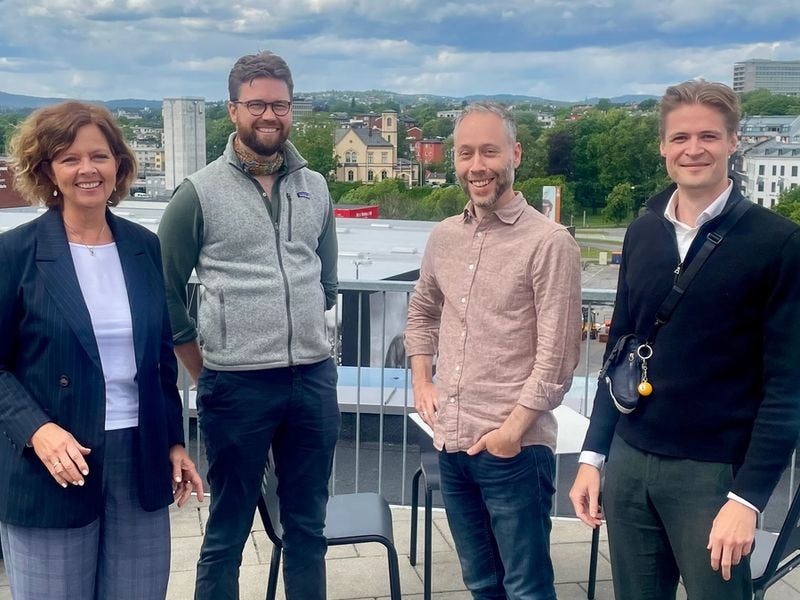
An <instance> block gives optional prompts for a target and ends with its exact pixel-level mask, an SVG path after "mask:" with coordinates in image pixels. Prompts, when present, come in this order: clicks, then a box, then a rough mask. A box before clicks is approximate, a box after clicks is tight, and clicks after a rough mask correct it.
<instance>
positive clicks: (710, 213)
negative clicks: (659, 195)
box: [664, 180, 733, 262]
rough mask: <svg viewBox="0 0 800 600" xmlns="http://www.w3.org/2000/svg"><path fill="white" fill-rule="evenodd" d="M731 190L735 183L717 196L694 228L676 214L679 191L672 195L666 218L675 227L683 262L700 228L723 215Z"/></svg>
mask: <svg viewBox="0 0 800 600" xmlns="http://www.w3.org/2000/svg"><path fill="white" fill-rule="evenodd" d="M731 190H733V181H730V180H729V183H728V187H727V188H725V191H724V192H722V193H721V194H720V195H719V196H717V198H716V199H715V200H714V201H713V202H712V203H711V204H709V205H708V206H707V207H706V209H705V210H704V211H703V212H701V213H700V214H699V215H698V217H697V222H696V223H695V226H694V227H690V226H689V225H687V224H686V223H683V222H682V221H679V220H678V217H677V216H676V214H675V205H676V204H677V199H678V190H675V191H674V192H673V193H672V196H670V198H669V202H667V207H666V208H665V209H664V217H665V218H666V219H667V221H669V222H670V223H672V225H673V227H675V237H676V238H677V240H678V254H679V255H680V257H681V262H683V261H684V260H685V259H686V254H687V253H688V252H689V246H691V245H692V242H693V241H694V238H696V237H697V231H698V230H699V229H700V227H702V226H703V224H705V223H707V222H708V221H710V220H711V219H713V218H714V217H716V216H717V215H719V214H720V213H722V210H723V209H724V208H725V203H726V202H727V201H728V198H729V197H730V195H731Z"/></svg>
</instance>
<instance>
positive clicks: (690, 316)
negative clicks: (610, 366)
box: [584, 183, 800, 509]
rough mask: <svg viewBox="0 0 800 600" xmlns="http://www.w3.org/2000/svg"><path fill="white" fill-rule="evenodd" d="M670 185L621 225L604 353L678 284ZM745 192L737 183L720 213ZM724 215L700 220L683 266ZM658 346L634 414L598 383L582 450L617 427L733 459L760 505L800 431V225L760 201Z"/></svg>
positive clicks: (673, 447) (692, 453)
mask: <svg viewBox="0 0 800 600" xmlns="http://www.w3.org/2000/svg"><path fill="white" fill-rule="evenodd" d="M674 190H675V186H674V185H673V186H671V187H670V188H668V189H666V190H665V191H663V192H661V193H660V194H658V195H656V196H654V197H653V198H651V199H650V200H649V201H648V209H649V210H648V211H647V212H646V213H645V214H644V215H642V216H641V217H639V218H638V219H636V220H635V221H634V222H633V223H632V224H631V226H630V227H629V228H628V231H627V233H626V235H625V242H624V246H623V252H622V264H621V268H620V273H619V283H618V287H617V297H616V306H615V307H614V315H613V319H612V323H611V332H610V336H609V340H608V347H607V352H608V351H609V350H610V349H611V348H612V347H613V346H614V344H615V342H616V340H617V339H618V338H619V337H620V336H621V335H624V334H626V333H631V332H638V333H639V334H641V335H646V334H647V332H648V331H649V328H650V326H651V325H652V323H653V319H654V316H655V313H656V310H657V308H658V306H659V305H660V304H661V302H662V300H663V299H664V298H665V296H666V295H667V293H668V292H669V290H670V288H671V286H672V283H673V280H674V278H675V274H674V271H675V268H676V267H677V266H678V264H679V263H680V257H679V254H678V246H677V241H676V238H675V229H674V226H673V225H672V223H670V222H669V221H667V219H666V218H665V217H664V209H665V207H666V205H667V202H668V201H669V198H670V196H671V195H672V193H673V191H674ZM743 201H744V202H746V201H747V200H745V199H744V198H743V197H742V195H741V193H740V192H739V190H738V189H737V184H736V183H734V189H733V191H732V192H731V196H730V198H729V199H728V202H727V204H726V207H725V210H724V211H723V215H724V214H727V212H728V211H729V210H730V209H731V207H732V206H733V205H734V204H735V203H737V202H743ZM721 218H722V215H720V216H718V217H716V218H714V219H712V220H710V221H709V222H708V223H706V224H704V225H703V226H702V227H701V229H700V231H699V232H698V235H697V237H696V238H695V240H694V242H693V243H692V245H691V247H690V248H689V252H688V254H687V256H686V260H685V261H684V268H685V266H686V265H687V264H688V263H689V262H690V261H691V260H692V259H693V257H694V256H695V255H696V254H697V251H698V250H699V249H700V247H701V246H702V244H703V242H704V241H705V238H706V234H707V233H708V232H709V231H711V230H713V229H714V227H716V225H717V224H718V223H719V220H720V219H721ZM654 349H655V352H654V354H653V357H652V359H651V360H650V361H649V370H648V378H649V380H650V382H651V383H652V385H653V393H652V395H650V396H649V397H647V398H642V399H641V401H640V406H639V408H638V409H637V410H636V411H634V412H633V413H631V414H630V415H621V414H620V413H619V412H617V410H616V409H615V408H614V405H613V403H612V402H611V399H610V397H609V395H608V390H607V388H606V386H605V385H604V383H603V382H600V384H599V385H598V392H597V395H596V396H595V402H594V409H593V411H592V418H591V423H590V426H589V431H588V433H587V435H586V440H585V442H584V450H592V451H595V452H600V453H602V454H606V455H608V451H609V446H610V444H611V439H612V437H613V435H614V432H615V431H616V433H617V434H618V435H619V436H620V437H622V439H624V440H625V441H626V442H628V443H629V444H630V445H632V446H634V447H636V448H639V449H641V450H644V451H646V452H652V453H654V454H659V455H663V456H671V457H676V458H690V459H694V460H700V461H713V462H722V463H729V464H732V465H734V468H735V469H736V476H735V479H734V483H733V486H732V489H731V491H732V492H734V493H735V494H737V495H738V496H740V497H742V498H744V499H745V500H747V501H748V502H750V503H752V504H753V505H754V506H756V507H758V508H759V509H763V508H764V506H765V505H766V503H767V500H769V496H770V494H771V493H772V490H773V489H774V487H775V485H776V484H777V482H778V479H779V478H780V475H781V472H782V471H783V469H784V468H785V467H786V464H787V462H788V460H789V456H790V455H791V452H792V450H793V449H794V447H795V443H796V441H797V436H798V431H799V430H800V228H798V226H797V225H796V224H794V223H792V222H791V221H789V220H788V219H785V218H783V217H781V216H780V215H778V214H776V213H774V212H772V211H770V210H767V209H764V208H762V207H760V206H753V207H752V208H751V209H750V210H749V211H747V213H746V214H745V215H744V216H743V217H742V218H741V220H740V221H739V222H738V223H737V224H736V225H735V226H734V228H733V229H732V230H731V231H730V232H729V233H728V235H727V236H726V238H725V240H724V241H723V242H722V244H721V245H720V246H719V247H718V248H717V249H716V250H715V251H714V252H713V253H712V255H711V256H710V258H709V259H708V262H706V264H705V265H704V266H703V268H702V269H701V270H700V272H699V273H698V275H697V276H696V277H695V279H694V280H693V281H692V283H691V284H690V285H689V288H688V289H687V291H686V293H685V294H684V297H683V299H682V300H681V302H680V304H679V305H678V307H677V308H676V310H675V312H674V314H673V315H672V318H671V319H670V321H669V322H668V323H667V324H666V325H664V326H663V327H662V328H661V330H660V331H659V333H658V337H657V339H656V342H655V346H654ZM608 458H609V460H614V457H613V456H609V457H608Z"/></svg>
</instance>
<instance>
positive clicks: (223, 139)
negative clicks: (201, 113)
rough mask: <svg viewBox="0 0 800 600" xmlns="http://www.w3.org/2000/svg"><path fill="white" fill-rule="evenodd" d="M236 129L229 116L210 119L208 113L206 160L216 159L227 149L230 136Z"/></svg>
mask: <svg viewBox="0 0 800 600" xmlns="http://www.w3.org/2000/svg"><path fill="white" fill-rule="evenodd" d="M234 130H235V127H234V125H233V122H232V121H231V120H230V118H229V117H228V115H227V113H225V116H220V117H218V118H216V119H209V118H208V113H206V162H209V163H210V162H211V161H213V160H216V159H217V158H219V157H220V156H221V155H222V151H223V150H225V145H226V144H227V143H228V137H229V136H230V134H232V133H233V132H234Z"/></svg>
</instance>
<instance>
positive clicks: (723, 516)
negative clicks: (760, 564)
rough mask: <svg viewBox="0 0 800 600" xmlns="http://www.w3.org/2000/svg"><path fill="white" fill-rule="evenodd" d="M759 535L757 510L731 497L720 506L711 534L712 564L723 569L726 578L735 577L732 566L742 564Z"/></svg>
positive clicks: (723, 576) (723, 575) (709, 540)
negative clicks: (732, 575) (756, 536)
mask: <svg viewBox="0 0 800 600" xmlns="http://www.w3.org/2000/svg"><path fill="white" fill-rule="evenodd" d="M755 535H756V512H755V511H754V510H753V509H752V508H748V507H747V506H745V505H744V504H742V503H741V502H736V501H735V500H728V501H727V502H726V503H725V505H724V506H723V507H722V508H721V509H719V512H718V513H717V516H716V517H715V518H714V524H713V525H712V526H711V533H710V534H708V546H707V549H708V550H710V551H711V568H712V569H714V570H715V571H719V570H720V567H722V578H723V579H724V580H725V581H728V580H729V579H730V578H731V567H732V566H733V565H738V564H739V561H741V560H742V557H743V556H747V555H748V554H750V550H752V549H753V539H754V538H755Z"/></svg>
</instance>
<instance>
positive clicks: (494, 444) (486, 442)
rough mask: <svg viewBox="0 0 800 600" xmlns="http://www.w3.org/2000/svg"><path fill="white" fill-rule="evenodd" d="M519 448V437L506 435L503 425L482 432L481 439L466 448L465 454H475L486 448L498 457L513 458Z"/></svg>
mask: <svg viewBox="0 0 800 600" xmlns="http://www.w3.org/2000/svg"><path fill="white" fill-rule="evenodd" d="M521 449H522V448H521V446H520V444H519V438H517V437H514V436H510V435H508V434H507V433H506V432H505V430H504V429H503V427H499V428H498V429H492V430H491V431H490V432H488V433H485V434H483V435H482V436H481V439H479V440H478V441H477V442H475V444H474V445H473V446H472V447H471V448H469V450H467V454H469V455H470V456H475V455H476V454H478V453H480V452H483V451H484V450H486V451H487V452H488V453H489V454H491V455H493V456H497V457H498V458H514V457H515V456H516V455H517V454H519V452H520V450H521Z"/></svg>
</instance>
